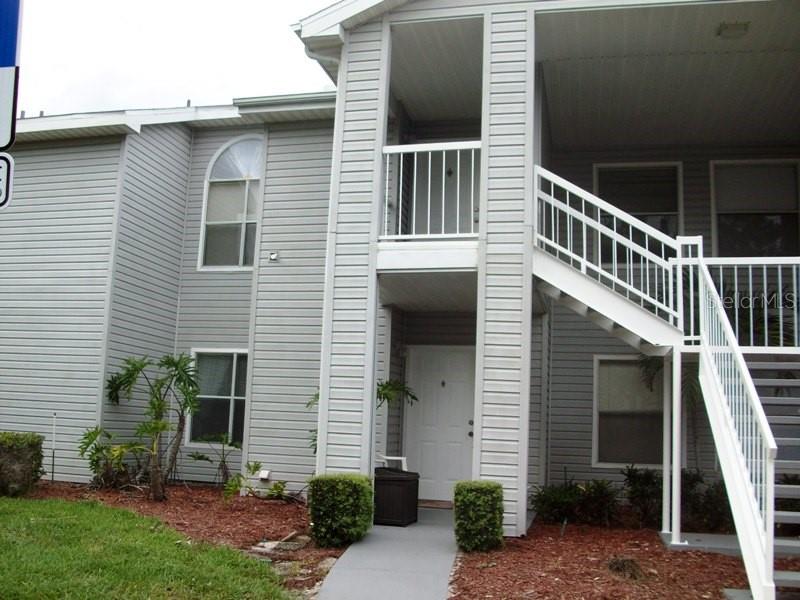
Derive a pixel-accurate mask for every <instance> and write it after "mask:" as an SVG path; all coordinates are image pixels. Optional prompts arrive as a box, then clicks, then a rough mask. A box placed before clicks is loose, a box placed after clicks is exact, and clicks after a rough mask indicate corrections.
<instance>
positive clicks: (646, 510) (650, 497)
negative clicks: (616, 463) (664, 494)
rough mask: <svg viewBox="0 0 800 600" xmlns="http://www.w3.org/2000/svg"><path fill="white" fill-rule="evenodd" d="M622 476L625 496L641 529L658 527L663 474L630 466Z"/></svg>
mask: <svg viewBox="0 0 800 600" xmlns="http://www.w3.org/2000/svg"><path fill="white" fill-rule="evenodd" d="M622 474H623V475H624V476H625V495H626V496H627V498H628V503H629V504H630V505H631V508H632V509H633V512H634V514H635V515H636V517H637V518H638V520H639V527H657V526H658V521H659V517H660V516H661V479H662V478H661V473H659V472H658V471H655V470H653V469H638V468H636V467H635V466H633V465H630V466H628V467H626V468H625V469H624V470H623V471H622Z"/></svg>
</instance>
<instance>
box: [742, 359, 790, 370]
mask: <svg viewBox="0 0 800 600" xmlns="http://www.w3.org/2000/svg"><path fill="white" fill-rule="evenodd" d="M747 366H748V367H750V370H751V371H800V362H788V361H787V362H780V361H776V362H772V361H758V362H756V361H754V362H749V363H747Z"/></svg>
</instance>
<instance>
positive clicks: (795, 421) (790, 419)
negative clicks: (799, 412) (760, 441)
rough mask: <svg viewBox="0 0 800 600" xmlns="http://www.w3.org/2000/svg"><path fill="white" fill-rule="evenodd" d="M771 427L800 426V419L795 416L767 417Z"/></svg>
mask: <svg viewBox="0 0 800 600" xmlns="http://www.w3.org/2000/svg"><path fill="white" fill-rule="evenodd" d="M767 421H769V422H770V424H771V425H800V417H797V416H793V415H767Z"/></svg>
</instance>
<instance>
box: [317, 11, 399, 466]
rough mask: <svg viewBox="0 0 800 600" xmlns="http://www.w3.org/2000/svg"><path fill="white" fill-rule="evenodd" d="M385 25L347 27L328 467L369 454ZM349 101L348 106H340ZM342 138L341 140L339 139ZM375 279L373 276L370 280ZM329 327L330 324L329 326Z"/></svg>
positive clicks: (326, 396) (326, 389)
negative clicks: (374, 250)
mask: <svg viewBox="0 0 800 600" xmlns="http://www.w3.org/2000/svg"><path fill="white" fill-rule="evenodd" d="M384 43H388V40H386V41H384V40H383V33H382V27H381V23H380V22H377V23H369V24H366V25H363V26H361V27H360V28H358V29H357V30H356V31H353V32H350V33H348V35H347V37H346V39H345V50H344V53H343V61H342V65H341V67H340V68H341V69H344V70H343V71H342V74H341V76H340V80H341V81H340V84H341V85H340V88H339V100H338V101H339V103H340V107H341V113H340V116H341V121H340V123H339V125H338V126H339V127H341V140H339V142H338V143H340V148H338V150H339V152H340V153H341V155H340V157H339V159H338V160H337V161H336V162H335V163H334V168H335V169H336V171H335V172H334V173H333V174H332V177H333V181H334V182H335V187H334V189H333V190H332V201H333V202H334V203H335V210H334V212H333V213H332V214H333V215H334V218H333V219H332V222H331V224H330V226H331V232H332V233H331V236H332V239H331V244H330V245H329V252H330V255H329V256H328V261H329V265H328V272H329V276H330V277H331V279H332V280H329V281H328V282H327V283H326V285H327V286H328V287H327V289H326V296H327V300H326V301H327V302H328V303H329V304H328V310H329V311H330V312H329V313H327V314H326V315H325V327H326V334H327V335H328V336H329V345H328V343H327V341H326V347H325V348H324V349H323V352H325V354H326V357H327V358H326V360H327V362H328V364H326V365H324V369H323V379H322V381H321V386H322V394H323V402H325V401H327V407H328V410H327V412H326V414H325V415H323V416H324V418H325V419H326V421H325V423H324V426H325V429H326V431H327V443H326V447H325V449H324V453H322V454H321V455H320V458H321V459H322V460H321V463H322V464H321V468H322V470H325V471H351V472H353V471H360V470H362V469H363V465H364V460H363V457H364V456H366V453H368V452H370V451H371V448H370V440H369V439H367V436H366V435H365V431H364V426H363V422H364V418H365V404H364V403H365V402H368V401H371V400H368V398H369V395H368V394H366V391H365V388H371V387H372V381H373V379H372V373H371V372H368V370H367V367H366V366H365V362H366V363H369V362H372V357H371V356H370V357H367V354H368V353H369V354H371V353H372V352H373V351H374V350H373V345H374V342H375V340H374V337H375V336H374V333H373V331H374V330H373V327H374V324H372V323H369V322H368V321H369V320H370V318H371V317H370V316H369V315H370V314H372V313H373V312H374V307H375V306H376V305H377V303H376V298H375V295H376V294H375V285H376V283H375V281H374V277H375V275H374V273H371V272H370V268H371V265H370V248H371V244H372V243H373V242H374V236H375V234H376V233H377V231H374V228H375V225H374V223H373V221H374V216H373V215H374V212H373V211H374V210H376V209H377V202H378V200H377V197H376V194H375V193H374V186H375V184H374V176H375V171H376V167H377V166H378V165H376V164H375V150H376V146H378V145H381V144H383V141H384V139H383V137H382V136H381V139H378V137H379V132H380V131H383V130H384V129H385V123H382V122H380V120H379V115H380V114H382V113H383V111H382V107H380V106H379V102H380V99H381V98H382V95H383V93H382V90H381V89H380V87H381V60H382V52H381V51H382V47H383V44H384ZM341 103H343V104H341ZM337 139H338V138H337ZM371 278H373V279H371ZM327 328H329V329H327Z"/></svg>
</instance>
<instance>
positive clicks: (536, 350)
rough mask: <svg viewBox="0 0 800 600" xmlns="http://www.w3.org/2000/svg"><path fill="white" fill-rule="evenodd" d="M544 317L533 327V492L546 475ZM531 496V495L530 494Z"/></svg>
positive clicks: (530, 447)
mask: <svg viewBox="0 0 800 600" xmlns="http://www.w3.org/2000/svg"><path fill="white" fill-rule="evenodd" d="M547 318H548V317H546V316H543V315H536V316H534V320H533V326H532V327H531V397H530V403H531V404H530V413H529V415H528V489H529V490H531V489H532V488H534V487H535V486H537V485H540V484H541V483H542V478H543V475H544V465H543V464H542V463H543V461H544V457H543V456H542V437H541V436H542V435H543V432H542V427H541V421H542V405H543V399H544V398H545V397H546V395H547V389H546V388H545V385H546V378H544V377H542V369H543V368H546V362H545V361H546V358H547V357H546V356H545V355H544V352H545V350H546V348H545V346H544V344H545V339H544V338H545V335H546V333H547V330H546V328H547V321H546V319H547ZM529 495H530V494H529Z"/></svg>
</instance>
